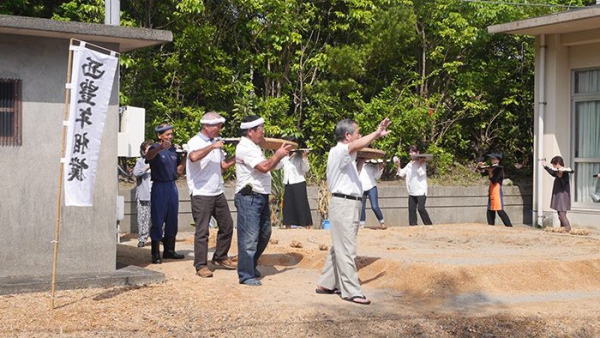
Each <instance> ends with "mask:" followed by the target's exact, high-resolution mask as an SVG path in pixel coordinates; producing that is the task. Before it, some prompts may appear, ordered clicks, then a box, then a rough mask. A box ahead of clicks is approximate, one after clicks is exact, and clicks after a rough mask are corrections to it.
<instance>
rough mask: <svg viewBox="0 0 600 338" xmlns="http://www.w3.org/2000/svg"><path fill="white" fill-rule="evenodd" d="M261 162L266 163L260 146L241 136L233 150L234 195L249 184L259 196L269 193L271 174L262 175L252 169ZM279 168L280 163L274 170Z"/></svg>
mask: <svg viewBox="0 0 600 338" xmlns="http://www.w3.org/2000/svg"><path fill="white" fill-rule="evenodd" d="M263 161H266V158H265V155H264V154H263V152H262V149H260V146H258V144H256V143H254V142H252V141H251V140H250V139H249V138H247V137H245V136H242V137H241V139H240V143H238V145H237V147H236V148H235V174H236V177H237V184H236V187H235V192H236V193H237V192H239V191H240V190H241V189H242V188H243V187H245V186H246V185H247V184H251V185H252V188H253V190H254V191H255V192H257V193H259V194H270V193H271V173H270V172H266V173H263V172H260V171H258V170H256V169H254V167H256V165H257V164H259V163H261V162H263ZM281 166H282V164H281V162H280V163H279V164H278V165H277V167H276V169H279V168H281Z"/></svg>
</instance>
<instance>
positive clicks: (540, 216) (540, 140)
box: [535, 34, 547, 227]
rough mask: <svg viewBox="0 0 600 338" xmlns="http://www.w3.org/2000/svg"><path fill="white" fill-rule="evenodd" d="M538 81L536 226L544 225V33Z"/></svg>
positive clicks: (542, 35)
mask: <svg viewBox="0 0 600 338" xmlns="http://www.w3.org/2000/svg"><path fill="white" fill-rule="evenodd" d="M539 74H540V82H539V86H540V87H539V90H538V95H539V97H538V132H537V135H536V136H537V163H536V164H537V172H536V173H537V175H536V183H535V186H536V200H537V206H536V208H537V222H536V224H537V226H538V227H543V225H544V212H543V207H542V201H543V198H542V193H543V191H542V175H543V169H544V168H542V159H543V158H544V117H545V115H546V104H547V102H546V35H545V34H541V35H540V69H539Z"/></svg>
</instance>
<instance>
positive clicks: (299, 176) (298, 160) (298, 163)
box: [281, 154, 310, 184]
mask: <svg viewBox="0 0 600 338" xmlns="http://www.w3.org/2000/svg"><path fill="white" fill-rule="evenodd" d="M281 163H283V184H296V183H300V182H305V181H306V179H305V178H304V174H306V173H307V172H308V171H309V170H310V165H309V164H308V161H305V160H304V159H303V158H302V155H301V154H296V155H294V156H291V157H290V156H286V157H284V158H283V159H282V160H281Z"/></svg>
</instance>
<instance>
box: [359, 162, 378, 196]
mask: <svg viewBox="0 0 600 338" xmlns="http://www.w3.org/2000/svg"><path fill="white" fill-rule="evenodd" d="M381 174H383V169H381V170H379V165H378V164H371V163H365V164H363V167H362V170H361V171H360V175H359V176H360V183H361V184H362V188H363V190H364V191H369V190H371V189H373V187H374V186H376V185H377V180H378V179H379V178H381Z"/></svg>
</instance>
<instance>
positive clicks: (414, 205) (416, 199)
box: [408, 195, 433, 225]
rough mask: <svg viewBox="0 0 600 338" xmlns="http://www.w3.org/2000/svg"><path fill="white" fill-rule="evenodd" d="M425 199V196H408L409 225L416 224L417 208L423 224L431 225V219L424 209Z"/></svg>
mask: <svg viewBox="0 0 600 338" xmlns="http://www.w3.org/2000/svg"><path fill="white" fill-rule="evenodd" d="M426 201H427V196H425V195H421V196H412V195H409V196H408V224H409V225H417V209H418V210H419V215H421V220H422V221H423V224H424V225H431V224H433V223H431V219H430V218H429V213H428V212H427V210H425V202H426Z"/></svg>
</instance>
